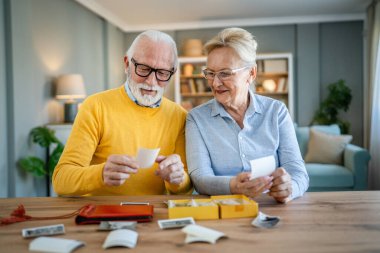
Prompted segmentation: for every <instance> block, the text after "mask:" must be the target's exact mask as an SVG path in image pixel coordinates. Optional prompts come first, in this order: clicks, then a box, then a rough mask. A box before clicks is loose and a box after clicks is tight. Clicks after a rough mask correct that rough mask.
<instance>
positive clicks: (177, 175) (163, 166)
mask: <svg viewBox="0 0 380 253" xmlns="http://www.w3.org/2000/svg"><path fill="white" fill-rule="evenodd" d="M156 162H157V163H159V165H158V169H157V170H156V171H155V174H156V175H157V176H160V177H161V178H162V179H163V180H165V181H167V182H169V183H171V184H176V185H179V184H181V183H182V182H183V181H184V180H185V170H184V167H183V163H182V161H181V157H180V156H179V155H177V154H173V155H169V156H162V155H161V156H158V157H157V159H156Z"/></svg>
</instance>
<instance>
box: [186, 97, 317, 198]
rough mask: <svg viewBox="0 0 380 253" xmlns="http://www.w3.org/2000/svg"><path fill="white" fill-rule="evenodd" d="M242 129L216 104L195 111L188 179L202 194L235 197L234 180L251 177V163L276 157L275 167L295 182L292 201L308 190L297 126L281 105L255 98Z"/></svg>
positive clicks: (190, 116)
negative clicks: (232, 182)
mask: <svg viewBox="0 0 380 253" xmlns="http://www.w3.org/2000/svg"><path fill="white" fill-rule="evenodd" d="M249 94H250V104H249V106H248V108H247V111H246V113H245V117H244V121H243V124H244V127H243V129H241V128H240V127H239V125H238V124H237V123H236V122H235V121H234V119H233V118H232V117H231V116H230V115H229V114H228V113H227V111H226V110H225V109H224V108H223V106H222V105H221V104H220V103H219V102H217V101H216V100H215V99H212V100H210V101H209V102H207V103H206V104H203V105H201V106H199V107H196V108H194V109H193V110H192V111H191V112H190V113H189V114H188V116H187V120H186V156H187V165H188V169H189V174H190V176H191V179H192V181H193V183H194V185H195V188H196V190H197V191H198V192H199V193H200V194H208V195H218V194H231V191H230V180H231V178H232V177H234V176H236V175H237V174H239V173H241V172H250V171H251V167H250V161H251V160H253V159H257V158H261V157H264V156H269V155H273V156H274V157H275V160H276V167H283V168H284V169H285V170H286V171H287V172H288V173H289V174H290V176H291V178H292V187H293V189H292V190H293V193H292V196H291V197H292V198H296V197H299V196H301V195H303V194H304V192H305V191H306V190H307V188H308V186H309V177H308V175H307V172H306V169H305V164H304V161H303V159H302V157H301V153H300V150H299V146H298V143H297V139H296V135H295V130H294V126H293V122H292V120H291V118H290V115H289V113H288V110H287V108H286V106H285V105H284V104H283V103H281V102H280V101H277V100H274V99H271V98H268V97H264V96H260V95H256V94H254V93H253V92H252V91H249Z"/></svg>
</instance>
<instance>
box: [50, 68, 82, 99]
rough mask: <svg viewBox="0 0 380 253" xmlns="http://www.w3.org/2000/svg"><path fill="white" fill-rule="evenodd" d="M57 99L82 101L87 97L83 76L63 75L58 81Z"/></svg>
mask: <svg viewBox="0 0 380 253" xmlns="http://www.w3.org/2000/svg"><path fill="white" fill-rule="evenodd" d="M55 97H56V98H57V99H80V98H85V97H86V90H85V88H84V82H83V77H82V75H79V74H70V75H62V76H60V77H59V78H58V81H57V92H56V95H55Z"/></svg>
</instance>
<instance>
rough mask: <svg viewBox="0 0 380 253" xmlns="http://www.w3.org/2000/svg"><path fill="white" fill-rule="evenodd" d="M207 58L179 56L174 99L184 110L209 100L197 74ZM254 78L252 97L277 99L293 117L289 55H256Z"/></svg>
mask: <svg viewBox="0 0 380 253" xmlns="http://www.w3.org/2000/svg"><path fill="white" fill-rule="evenodd" d="M206 60H207V58H206V57H205V56H202V57H179V59H178V64H179V66H178V71H177V72H176V74H175V78H174V80H175V84H174V98H175V101H176V103H178V104H181V105H182V106H183V107H184V108H185V109H187V110H190V109H191V108H193V107H195V106H197V105H199V104H202V103H204V102H207V101H208V100H210V99H212V98H213V95H212V93H211V90H210V88H209V87H208V84H207V80H206V79H204V78H203V75H202V74H201V71H202V67H203V66H205V65H206ZM256 63H257V77H256V80H255V86H254V87H252V88H253V90H255V93H256V94H259V95H263V96H269V97H272V98H274V99H278V100H281V101H282V102H284V103H285V104H286V106H287V107H288V109H289V112H290V115H291V117H292V118H294V96H293V92H294V91H293V57H292V54H291V53H272V54H258V55H257V56H256ZM264 80H273V81H272V86H267V85H263V84H264Z"/></svg>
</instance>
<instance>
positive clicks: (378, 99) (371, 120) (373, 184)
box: [364, 0, 380, 190]
mask: <svg viewBox="0 0 380 253" xmlns="http://www.w3.org/2000/svg"><path fill="white" fill-rule="evenodd" d="M367 20H368V35H369V36H368V48H367V50H368V53H367V56H368V57H367V58H368V82H367V89H366V91H367V92H365V94H366V95H367V98H369V99H368V100H367V101H368V102H367V105H366V107H365V108H366V110H367V114H366V115H367V119H366V122H367V125H366V129H365V130H366V135H365V140H366V143H365V144H366V146H368V148H369V152H370V154H371V160H370V162H369V188H370V189H373V190H379V189H380V48H379V42H380V1H379V0H374V1H373V2H372V4H371V5H370V6H369V7H368V10H367ZM364 101H366V100H364Z"/></svg>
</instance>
